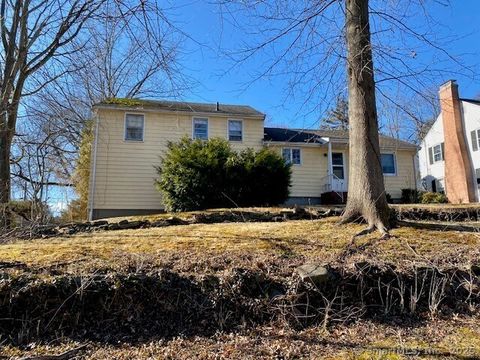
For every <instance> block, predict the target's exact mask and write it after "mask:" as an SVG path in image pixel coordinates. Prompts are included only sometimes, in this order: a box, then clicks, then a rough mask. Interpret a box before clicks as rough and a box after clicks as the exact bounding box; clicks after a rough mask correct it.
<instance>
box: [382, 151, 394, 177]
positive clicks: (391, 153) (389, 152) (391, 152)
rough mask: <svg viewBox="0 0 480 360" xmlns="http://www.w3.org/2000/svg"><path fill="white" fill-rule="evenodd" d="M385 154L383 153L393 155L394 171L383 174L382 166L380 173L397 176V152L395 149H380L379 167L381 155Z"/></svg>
mask: <svg viewBox="0 0 480 360" xmlns="http://www.w3.org/2000/svg"><path fill="white" fill-rule="evenodd" d="M383 154H385V155H393V166H395V173H387V174H385V173H384V172H383V168H382V174H383V176H398V164H397V153H396V152H395V151H384V152H382V151H380V167H382V159H381V156H382V155H383Z"/></svg>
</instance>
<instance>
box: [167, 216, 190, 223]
mask: <svg viewBox="0 0 480 360" xmlns="http://www.w3.org/2000/svg"><path fill="white" fill-rule="evenodd" d="M166 221H167V222H168V223H169V224H170V225H188V224H189V223H188V221H185V220H182V219H180V218H178V217H176V216H171V217H169V218H168V219H166Z"/></svg>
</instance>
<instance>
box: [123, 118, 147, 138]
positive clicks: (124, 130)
mask: <svg viewBox="0 0 480 360" xmlns="http://www.w3.org/2000/svg"><path fill="white" fill-rule="evenodd" d="M127 115H142V116H143V132H142V140H132V139H127ZM146 127H147V122H146V121H145V114H144V113H140V112H125V114H124V116H123V141H124V142H128V143H142V142H145V128H146Z"/></svg>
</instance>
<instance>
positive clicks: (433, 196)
mask: <svg viewBox="0 0 480 360" xmlns="http://www.w3.org/2000/svg"><path fill="white" fill-rule="evenodd" d="M420 202H421V203H422V204H444V203H447V202H448V199H447V197H446V196H445V194H442V193H437V192H429V191H427V192H424V193H422V194H421V197H420Z"/></svg>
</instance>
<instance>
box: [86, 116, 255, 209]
mask: <svg viewBox="0 0 480 360" xmlns="http://www.w3.org/2000/svg"><path fill="white" fill-rule="evenodd" d="M97 111H98V112H97V116H98V121H99V123H98V144H97V156H96V176H95V190H94V192H95V193H94V199H93V202H94V203H93V208H95V209H162V208H163V205H162V199H161V196H160V194H159V193H158V191H157V190H156V189H155V183H154V181H155V178H156V177H157V173H156V170H155V166H158V165H159V164H160V157H161V156H162V154H163V153H164V152H165V150H166V147H167V144H168V142H169V141H178V140H180V139H181V138H182V137H183V136H185V135H186V136H189V137H190V136H192V118H193V116H190V115H188V114H187V115H186V114H165V113H155V112H146V113H144V116H145V135H144V141H143V142H134V141H125V140H124V131H125V129H124V126H125V113H126V111H124V110H106V109H98V110H97ZM129 113H142V112H140V111H139V112H137V111H129ZM202 117H203V116H202ZM208 119H209V121H208V125H209V129H208V132H209V134H208V135H209V137H210V138H213V137H220V138H224V139H226V138H227V128H228V119H230V117H226V116H209V117H208ZM235 119H238V118H237V117H235ZM241 120H243V141H242V142H231V145H232V147H233V148H234V149H235V150H242V149H245V148H247V147H251V148H255V149H260V148H261V147H262V140H263V119H262V118H260V117H259V118H247V119H241ZM90 183H91V184H92V183H93V177H92V179H91V181H90Z"/></svg>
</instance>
